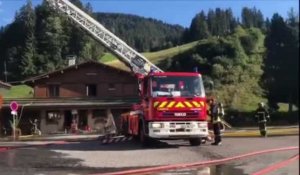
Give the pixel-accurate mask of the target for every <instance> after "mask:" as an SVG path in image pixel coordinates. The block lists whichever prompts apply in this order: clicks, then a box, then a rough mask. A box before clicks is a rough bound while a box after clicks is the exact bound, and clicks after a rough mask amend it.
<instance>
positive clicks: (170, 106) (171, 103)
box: [167, 101, 175, 108]
mask: <svg viewBox="0 0 300 175" xmlns="http://www.w3.org/2000/svg"><path fill="white" fill-rule="evenodd" d="M174 104H175V101H171V102H170V103H169V104H168V106H167V108H172V107H173V105H174Z"/></svg>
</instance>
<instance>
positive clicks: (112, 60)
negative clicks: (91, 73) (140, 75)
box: [101, 41, 199, 70]
mask: <svg viewBox="0 0 300 175" xmlns="http://www.w3.org/2000/svg"><path fill="white" fill-rule="evenodd" d="M198 43H199V41H194V42H191V43H188V44H184V45H180V46H176V47H172V48H169V49H165V50H160V51H157V52H145V53H142V55H144V56H145V57H146V58H147V59H148V60H149V61H150V62H152V63H153V64H158V63H159V62H160V61H162V60H165V59H168V58H171V57H173V56H175V55H178V54H180V53H182V52H185V51H187V50H189V49H192V48H193V47H195V46H196V45H197V44H198ZM101 62H103V63H105V64H108V65H111V66H114V67H118V68H120V69H123V70H129V69H128V68H127V66H126V65H124V64H123V63H122V62H120V61H119V60H118V59H117V58H116V57H115V56H113V55H112V54H105V55H104V56H103V57H102V58H101Z"/></svg>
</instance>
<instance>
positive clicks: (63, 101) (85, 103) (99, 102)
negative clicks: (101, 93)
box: [2, 98, 139, 108]
mask: <svg viewBox="0 0 300 175" xmlns="http://www.w3.org/2000/svg"><path fill="white" fill-rule="evenodd" d="M11 101H17V102H18V104H19V105H20V106H26V108H45V107H46V108H53V107H72V108H77V107H86V108H88V107H93V108H94V107H100V108H101V107H103V108H105V107H130V106H131V105H133V104H137V103H139V99H138V98H123V99H122V98H114V99H113V98H111V99H87V98H55V99H51V98H27V99H26V98H22V99H7V98H6V99H4V103H3V106H2V107H3V108H9V105H10V102H11Z"/></svg>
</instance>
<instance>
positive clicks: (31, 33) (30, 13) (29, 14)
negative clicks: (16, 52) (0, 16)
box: [17, 0, 36, 76]
mask: <svg viewBox="0 0 300 175" xmlns="http://www.w3.org/2000/svg"><path fill="white" fill-rule="evenodd" d="M18 18H19V19H17V20H22V21H23V23H24V35H25V41H24V49H23V53H22V56H21V57H22V61H21V65H20V66H21V68H20V69H21V70H22V75H24V76H29V75H34V74H35V73H36V65H35V59H36V49H35V45H36V39H35V20H36V17H35V12H34V9H33V7H32V3H31V0H28V1H27V4H26V5H25V6H24V7H22V8H21V13H20V16H19V17H18Z"/></svg>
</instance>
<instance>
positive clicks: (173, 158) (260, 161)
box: [0, 136, 299, 175]
mask: <svg viewBox="0 0 300 175" xmlns="http://www.w3.org/2000/svg"><path fill="white" fill-rule="evenodd" d="M287 146H299V136H283V137H269V138H225V139H224V141H223V144H222V146H219V147H216V146H211V145H209V143H207V144H204V145H201V146H200V147H191V146H189V145H188V143H187V142H185V141H166V142H156V143H155V144H153V145H152V146H150V147H148V148H143V147H141V146H139V145H138V144H136V143H135V142H133V141H127V142H123V143H116V144H110V145H101V144H100V143H99V142H98V141H87V142H78V143H76V142H73V143H70V144H65V145H51V146H45V147H38V148H34V147H33V148H22V149H16V150H9V151H6V152H0V158H1V159H0V174H5V175H22V174H24V175H27V174H28V175H33V174H36V175H38V174H39V175H41V174H45V175H60V174H62V175H66V174H98V173H99V174H101V173H105V172H115V171H121V170H129V169H136V168H143V167H152V166H158V165H167V164H176V163H190V162H196V161H205V160H213V159H218V158H224V157H231V156H235V155H240V154H244V153H249V152H252V151H257V150H265V149H271V148H281V147H287ZM296 154H299V150H294V151H283V152H277V153H269V154H264V155H260V156H254V157H249V158H245V159H241V160H238V161H232V162H228V163H227V164H223V165H211V166H209V167H198V168H189V169H181V170H176V171H174V170H170V171H165V172H159V173H151V174H157V175H162V174H164V175H165V174H191V175H193V174H195V175H196V174H201V173H207V172H209V174H210V175H221V174H222V175H232V174H239V175H240V174H241V175H242V174H251V173H254V172H256V171H258V170H261V169H263V168H265V167H267V166H270V165H271V164H274V163H278V162H280V161H283V160H286V159H288V158H290V157H292V156H294V155H296ZM272 174H292V175H294V174H295V175H297V174H299V160H298V161H296V162H293V163H291V164H289V165H288V166H286V167H284V168H282V169H280V170H278V171H276V172H273V173H272Z"/></svg>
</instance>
